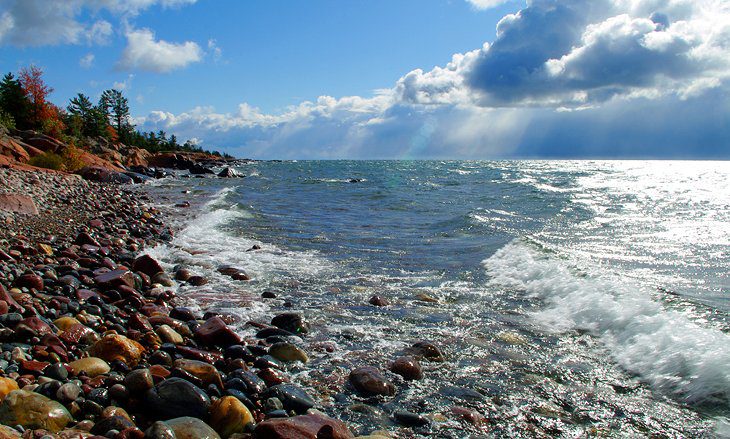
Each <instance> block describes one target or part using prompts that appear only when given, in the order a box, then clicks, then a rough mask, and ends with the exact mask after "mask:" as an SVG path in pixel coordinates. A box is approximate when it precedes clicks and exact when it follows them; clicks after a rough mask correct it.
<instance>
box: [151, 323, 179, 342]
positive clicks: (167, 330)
mask: <svg viewBox="0 0 730 439" xmlns="http://www.w3.org/2000/svg"><path fill="white" fill-rule="evenodd" d="M155 332H156V333H157V335H159V336H160V338H161V339H162V341H164V342H165V343H173V344H182V343H183V342H184V341H185V340H184V339H183V336H182V335H180V334H178V332H177V331H175V330H174V329H172V328H171V327H170V326H168V325H160V326H158V327H157V329H156V330H155Z"/></svg>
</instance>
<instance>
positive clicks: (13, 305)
mask: <svg viewBox="0 0 730 439" xmlns="http://www.w3.org/2000/svg"><path fill="white" fill-rule="evenodd" d="M0 300H2V301H4V302H5V303H7V304H8V307H10V309H12V310H14V311H21V312H22V311H23V307H22V306H20V305H18V302H16V301H15V299H13V296H11V295H10V294H9V293H8V292H7V291H6V290H5V288H4V287H3V286H2V285H1V284H0Z"/></svg>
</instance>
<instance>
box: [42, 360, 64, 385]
mask: <svg viewBox="0 0 730 439" xmlns="http://www.w3.org/2000/svg"><path fill="white" fill-rule="evenodd" d="M43 375H45V376H47V377H48V378H53V379H54V380H59V381H63V380H65V379H66V378H68V370H67V369H66V367H65V366H64V365H63V363H54V364H51V365H50V366H48V367H47V368H46V370H45V371H43Z"/></svg>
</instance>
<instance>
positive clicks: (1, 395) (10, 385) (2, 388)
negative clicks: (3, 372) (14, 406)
mask: <svg viewBox="0 0 730 439" xmlns="http://www.w3.org/2000/svg"><path fill="white" fill-rule="evenodd" d="M13 390H18V383H17V382H16V381H15V380H14V379H12V378H0V401H1V400H3V399H5V395H7V394H8V393H10V392H12V391H13Z"/></svg>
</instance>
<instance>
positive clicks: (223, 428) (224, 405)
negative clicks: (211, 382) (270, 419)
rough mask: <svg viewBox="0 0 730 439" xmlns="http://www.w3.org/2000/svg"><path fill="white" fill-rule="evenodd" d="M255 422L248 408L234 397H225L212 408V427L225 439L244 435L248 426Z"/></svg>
mask: <svg viewBox="0 0 730 439" xmlns="http://www.w3.org/2000/svg"><path fill="white" fill-rule="evenodd" d="M253 422H254V419H253V415H251V412H250V411H249V410H248V408H246V406H245V405H243V403H242V402H241V401H239V400H238V399H236V398H234V397H233V396H224V397H222V398H220V399H219V400H217V401H216V402H214V403H213V405H212V406H211V407H210V425H211V427H213V429H215V431H217V432H218V433H219V434H220V435H221V437H223V438H227V437H229V436H231V435H232V434H234V433H244V432H245V427H246V424H250V423H253Z"/></svg>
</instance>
